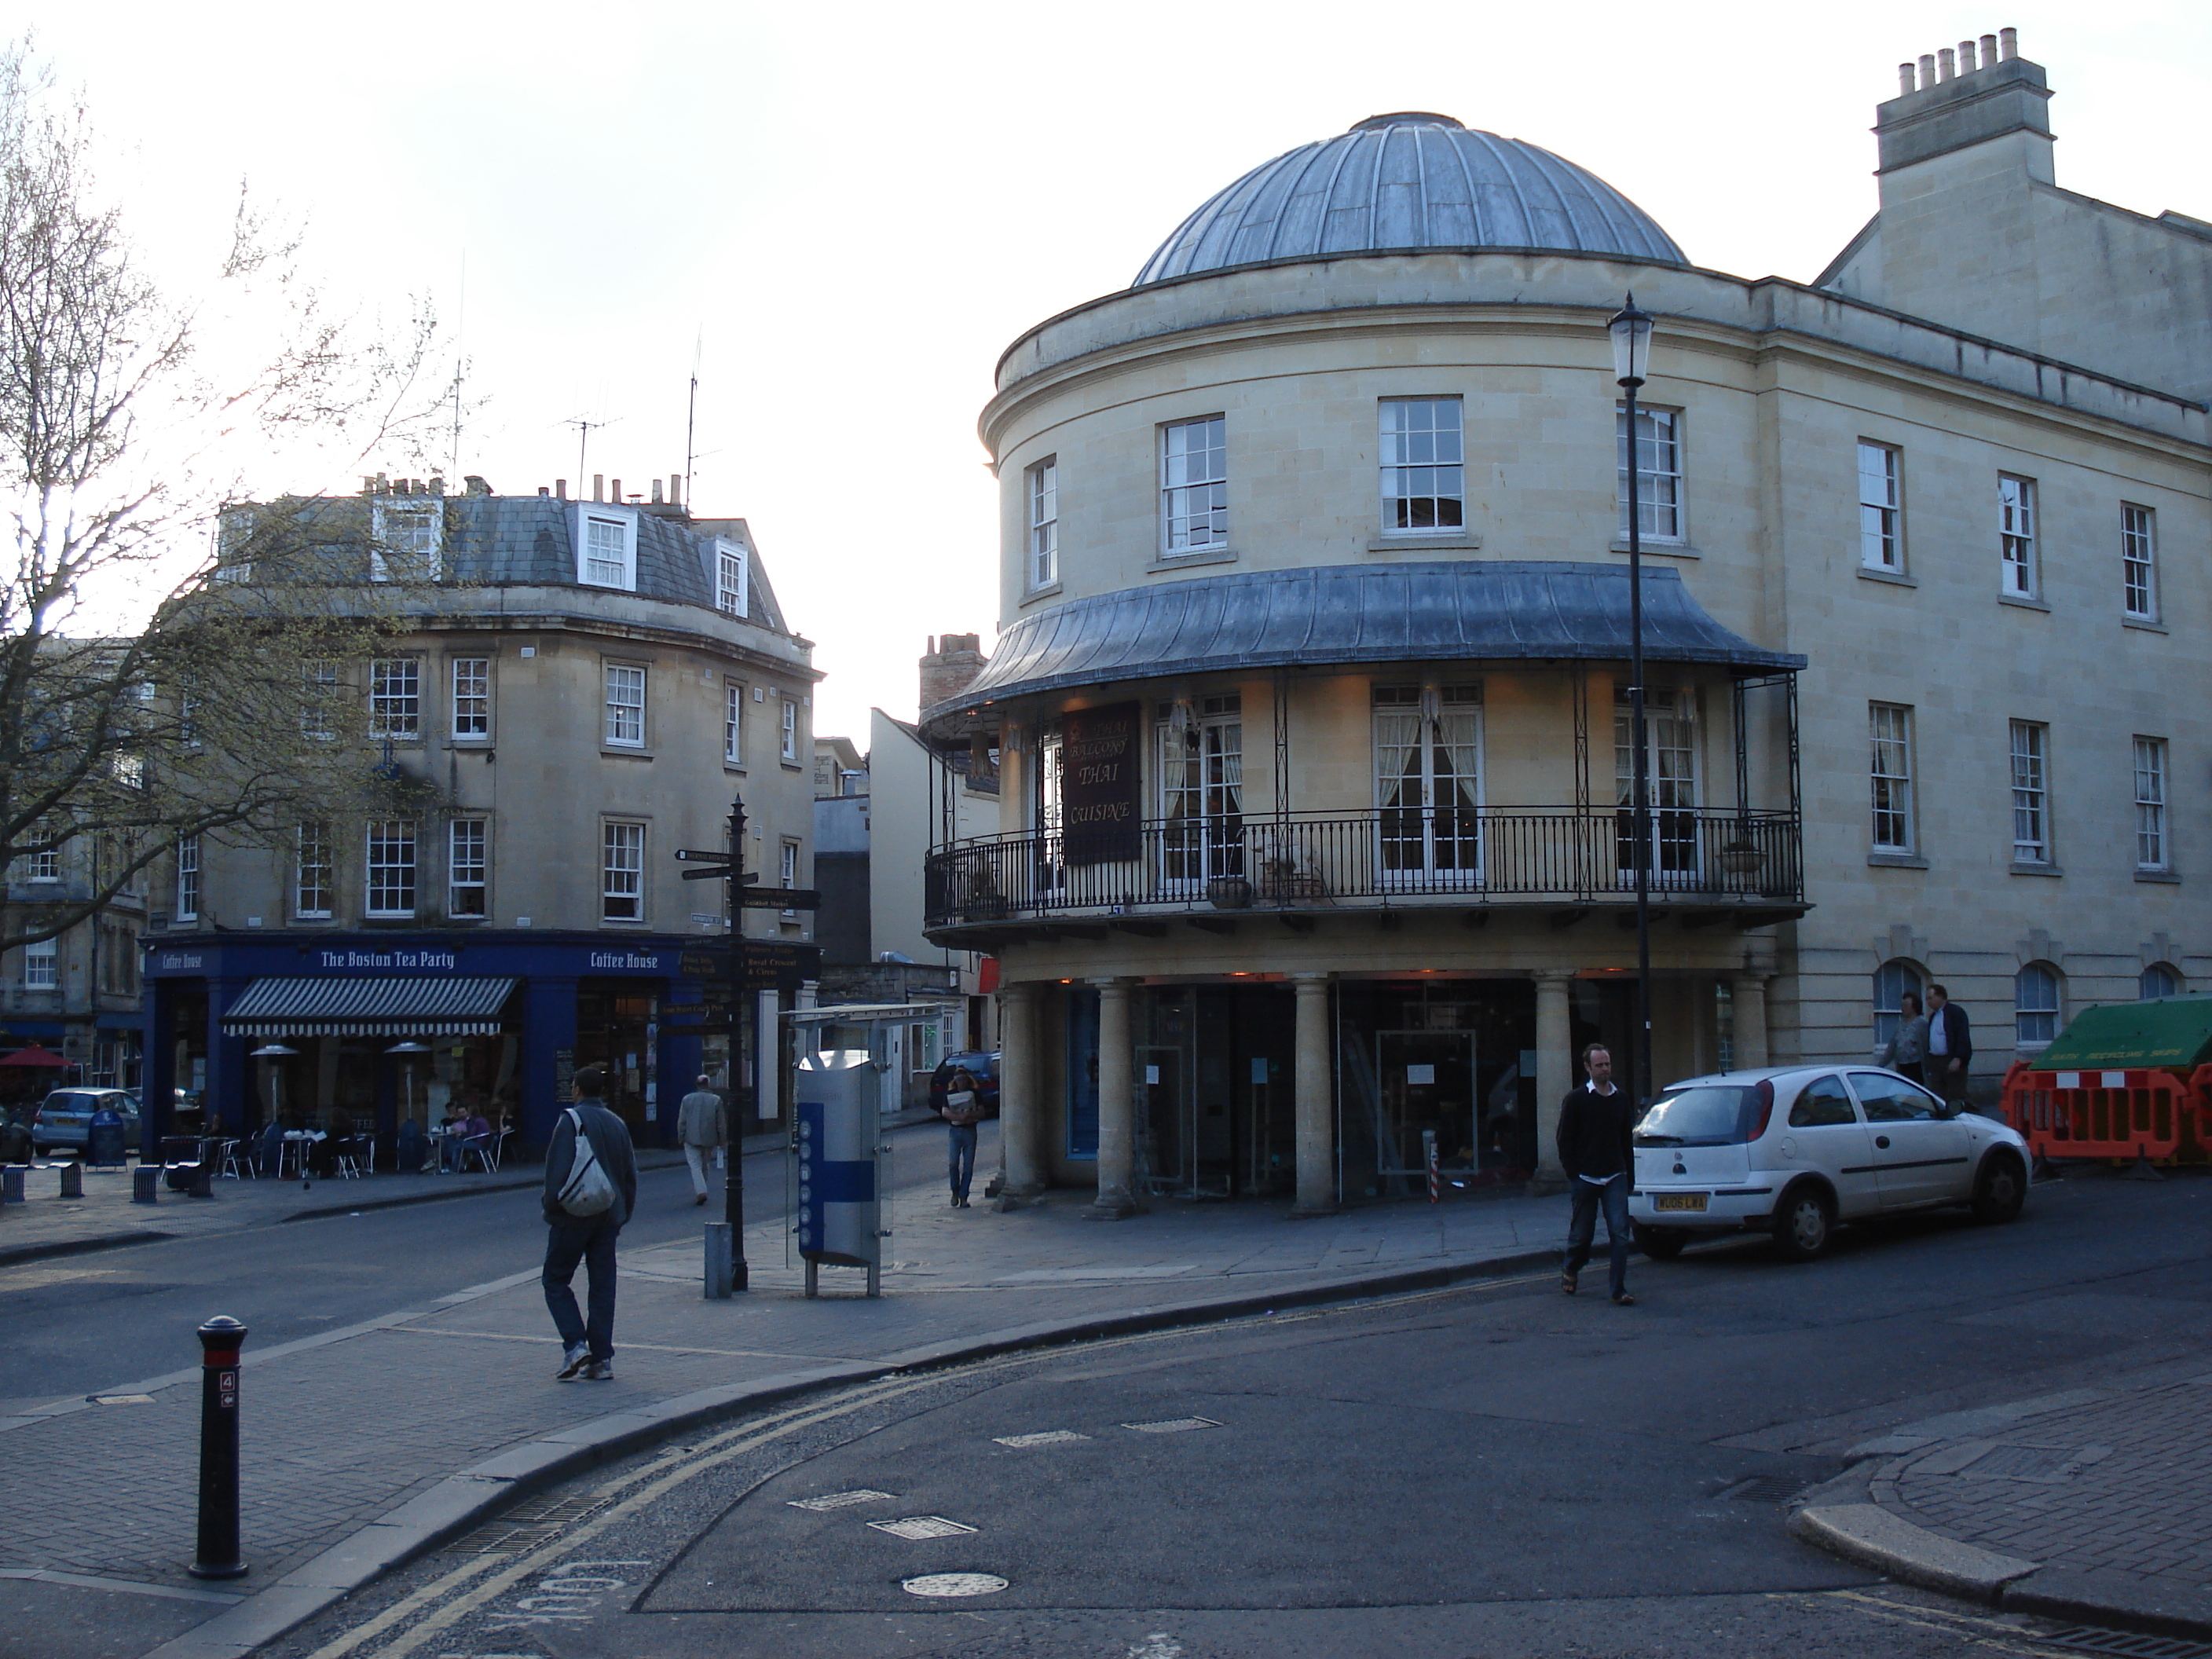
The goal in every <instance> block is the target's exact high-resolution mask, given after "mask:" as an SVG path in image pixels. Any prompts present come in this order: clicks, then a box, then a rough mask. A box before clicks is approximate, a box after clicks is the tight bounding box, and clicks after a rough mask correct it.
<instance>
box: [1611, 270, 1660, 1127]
mask: <svg viewBox="0 0 2212 1659" xmlns="http://www.w3.org/2000/svg"><path fill="white" fill-rule="evenodd" d="M1607 328H1608V330H1609V331H1610V332H1611V334H1612V336H1613V378H1614V379H1615V380H1618V381H1619V382H1620V389H1621V391H1622V392H1623V393H1624V394H1626V398H1627V403H1628V413H1627V428H1626V435H1625V437H1624V439H1623V444H1624V447H1626V451H1627V454H1628V711H1629V740H1630V742H1631V743H1632V744H1633V745H1634V747H1635V758H1634V761H1633V762H1632V767H1631V771H1630V777H1631V779H1632V781H1631V783H1630V785H1629V787H1630V790H1631V792H1632V793H1631V799H1630V803H1629V804H1630V807H1631V810H1632V812H1633V814H1634V823H1635V836H1636V845H1635V849H1634V851H1633V852H1632V854H1630V856H1631V858H1632V860H1634V862H1635V867H1636V1030H1635V1031H1634V1032H1633V1033H1632V1041H1631V1042H1630V1045H1629V1048H1630V1052H1629V1057H1628V1091H1629V1098H1630V1099H1631V1101H1632V1102H1633V1103H1635V1104H1636V1105H1637V1106H1638V1108H1641V1107H1642V1105H1643V1104H1644V1101H1645V1100H1647V1099H1648V1098H1650V1079H1649V1076H1648V1073H1649V1072H1650V1065H1651V854H1652V850H1653V849H1652V846H1651V788H1650V777H1649V775H1648V772H1647V769H1648V767H1649V765H1650V760H1649V755H1648V750H1647V747H1646V741H1645V738H1644V534H1643V531H1644V506H1643V503H1642V502H1641V501H1638V499H1637V495H1638V489H1637V483H1638V471H1639V469H1638V465H1637V453H1636V392H1637V388H1638V387H1639V386H1642V385H1643V384H1644V380H1645V378H1646V375H1647V374H1648V372H1649V371H1650V367H1651V315H1650V313H1649V312H1645V311H1639V310H1638V309H1637V306H1636V296H1635V295H1633V294H1631V295H1629V296H1628V303H1627V304H1626V306H1624V307H1621V308H1620V311H1618V312H1616V313H1614V314H1613V321H1612V322H1611V323H1610V324H1608V325H1607Z"/></svg>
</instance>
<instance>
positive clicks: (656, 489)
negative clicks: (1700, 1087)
mask: <svg viewBox="0 0 2212 1659" xmlns="http://www.w3.org/2000/svg"><path fill="white" fill-rule="evenodd" d="M653 505H654V506H655V507H659V505H660V480H659V479H658V478H655V479H654V480H653Z"/></svg>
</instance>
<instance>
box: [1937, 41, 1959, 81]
mask: <svg viewBox="0 0 2212 1659" xmlns="http://www.w3.org/2000/svg"><path fill="white" fill-rule="evenodd" d="M1958 78H1959V59H1958V58H1957V56H1956V55H1955V54H1954V53H1953V52H1952V50H1951V48H1950V47H1948V46H1939V47H1937V48H1936V79H1937V80H1939V81H1955V80H1957V79H1958Z"/></svg>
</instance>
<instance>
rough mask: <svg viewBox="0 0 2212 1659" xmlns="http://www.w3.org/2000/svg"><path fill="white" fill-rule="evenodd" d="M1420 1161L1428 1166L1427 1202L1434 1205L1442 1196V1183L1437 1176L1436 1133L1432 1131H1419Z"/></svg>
mask: <svg viewBox="0 0 2212 1659" xmlns="http://www.w3.org/2000/svg"><path fill="white" fill-rule="evenodd" d="M1421 1161H1422V1162H1423V1163H1424V1164H1426V1165H1427V1166H1428V1170H1429V1202H1430V1203H1431V1204H1434V1203H1435V1202H1436V1201H1437V1200H1438V1199H1440V1198H1441V1197H1443V1182H1441V1181H1440V1180H1438V1179H1437V1132H1436V1131H1435V1130H1434V1129H1424V1130H1422V1131H1421Z"/></svg>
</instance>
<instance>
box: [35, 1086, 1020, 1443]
mask: <svg viewBox="0 0 2212 1659" xmlns="http://www.w3.org/2000/svg"><path fill="white" fill-rule="evenodd" d="M892 1139H893V1143H894V1145H895V1146H896V1147H897V1148H898V1151H897V1152H896V1158H897V1164H896V1175H895V1177H894V1184H895V1185H898V1186H903V1185H905V1184H907V1183H920V1182H926V1181H927V1182H933V1181H941V1180H942V1179H943V1175H942V1169H941V1165H942V1162H943V1146H944V1139H945V1132H944V1130H943V1129H942V1128H941V1127H937V1126H936V1125H933V1124H921V1125H916V1126H914V1127H909V1128H906V1129H902V1130H896V1131H894V1132H893V1135H892ZM994 1156H995V1154H994ZM744 1164H745V1215H746V1218H747V1220H748V1221H757V1220H760V1219H763V1218H768V1217H771V1216H779V1215H781V1214H782V1213H783V1208H784V1168H783V1165H784V1159H783V1156H782V1154H781V1152H772V1153H766V1154H755V1155H754V1156H752V1157H750V1158H747V1159H745V1160H744ZM324 1188H331V1190H333V1191H337V1192H343V1188H339V1187H338V1186H337V1183H335V1182H318V1183H317V1189H318V1191H321V1190H322V1189H324ZM362 1191H363V1192H364V1193H366V1194H368V1195H369V1196H374V1185H373V1183H367V1184H364V1186H363V1188H362ZM720 1202H721V1198H720V1191H719V1189H718V1190H717V1191H716V1192H715V1193H714V1194H713V1195H712V1196H711V1197H710V1198H709V1200H708V1209H707V1210H702V1209H701V1208H699V1207H698V1206H696V1205H694V1204H693V1203H692V1201H691V1183H690V1176H689V1174H688V1173H687V1172H686V1171H685V1170H684V1167H683V1166H682V1165H681V1164H678V1165H676V1166H674V1167H672V1168H666V1169H658V1170H643V1171H641V1173H640V1175H639V1178H638V1208H637V1213H636V1215H635V1217H634V1218H632V1219H631V1221H630V1223H629V1225H628V1226H627V1227H625V1228H624V1229H623V1244H624V1245H625V1247H628V1248H632V1249H635V1248H638V1247H641V1246H651V1245H654V1244H665V1243H670V1242H671V1241H673V1240H677V1239H687V1238H695V1237H697V1236H698V1229H699V1224H700V1221H701V1219H702V1217H703V1216H705V1215H707V1214H708V1212H709V1211H712V1212H714V1213H715V1214H717V1215H719V1213H720V1210H719V1206H720ZM544 1252H545V1224H544V1218H543V1217H542V1216H541V1215H540V1213H539V1210H538V1192H537V1189H536V1188H513V1189H507V1190H501V1191H492V1192H484V1193H477V1194H471V1195H469V1196H467V1197H464V1198H453V1199H447V1200H441V1201H439V1202H436V1203H431V1204H415V1205H407V1206H401V1207H399V1208H396V1209H390V1210H368V1211H364V1212H362V1213H361V1214H359V1215H337V1216H330V1217H324V1218H317V1219H314V1220H311V1221H295V1222H283V1223H272V1224H270V1225H267V1226H264V1227H258V1228H252V1229H248V1230H246V1231H240V1232H234V1233H220V1234H214V1235H209V1236H205V1237H197V1238H179V1239H175V1240H170V1241H165V1242H163V1243H155V1244H143V1245H138V1246H136V1247H134V1248H133V1249H129V1250H118V1251H112V1252H106V1253H102V1254H98V1255H86V1256H72V1257H70V1258H68V1259H66V1260H65V1261H56V1262H52V1263H45V1262H26V1263H22V1264H20V1265H17V1266H15V1267H0V1318H4V1319H5V1321H6V1324H7V1330H8V1340H7V1341H6V1342H4V1343H0V1410H4V1409H5V1408H6V1407H9V1405H11V1404H17V1405H20V1404H23V1403H27V1402H32V1401H49V1400H52V1399H56V1398H58V1397H59V1396H63V1395H73V1394H91V1393H94V1392H98V1391H100V1390H102V1389H112V1388H114V1387H116V1386H117V1385H118V1384H121V1383H129V1382H133V1381H136V1380H138V1379H140V1378H143V1377H148V1376H158V1375H160V1374H161V1373H163V1372H166V1371H170V1370H177V1369H179V1368H181V1367H185V1366H190V1365H194V1364H197V1363H198V1356H199V1344H198V1342H197V1340H196V1339H195V1338H194V1336H193V1334H192V1332H193V1328H195V1327H196V1326H197V1325H198V1324H199V1322H201V1321H202V1320H204V1319H206V1318H207V1317H209V1316H210V1315H213V1314H217V1313H227V1314H228V1315H230V1316H232V1317H233V1318H234V1319H241V1320H244V1321H245V1322H246V1325H247V1326H248V1327H249V1328H251V1329H252V1333H253V1334H252V1339H251V1340H252V1343H253V1344H254V1346H257V1347H266V1346H272V1345H274V1344H276V1343H278V1342H286V1341H290V1340H293V1339H295V1338H297V1337H303V1336H313V1335H315V1334H319V1333H320V1332H323V1331H327V1330H331V1329H336V1328H342V1327H344V1326H348V1325H352V1324H356V1323H358V1322H362V1321H363V1320H368V1319H374V1318H378V1317H380V1316H383V1315H386V1314H389V1313H392V1312H394V1311H395V1310H399V1309H404V1308H419V1307H421V1306H422V1305H423V1304H424V1303H425V1302H426V1301H427V1300H428V1299H429V1298H432V1297H440V1296H445V1295H447V1294H450V1293H451V1292H453V1291H459V1290H464V1289H466V1288H467V1287H469V1286H471V1285H481V1284H485V1283H488V1282H489V1281H490V1280H492V1279H501V1278H504V1277H506V1276H507V1274H509V1273H519V1272H521V1271H523V1270H524V1269H526V1268H528V1267H532V1266H534V1265H536V1264H537V1263H538V1261H541V1260H542V1259H543V1258H544ZM88 1270H91V1271H89V1272H88Z"/></svg>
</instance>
